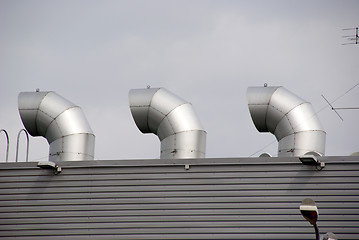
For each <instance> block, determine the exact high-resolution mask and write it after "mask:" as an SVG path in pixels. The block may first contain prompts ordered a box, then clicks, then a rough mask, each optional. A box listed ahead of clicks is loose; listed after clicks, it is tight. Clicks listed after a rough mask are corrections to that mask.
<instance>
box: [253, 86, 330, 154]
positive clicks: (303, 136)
mask: <svg viewBox="0 0 359 240" xmlns="http://www.w3.org/2000/svg"><path fill="white" fill-rule="evenodd" d="M247 100H248V107H249V112H250V114H251V117H252V120H253V123H254V125H255V126H256V128H257V130H258V131H259V132H271V133H272V134H274V135H275V137H276V138H277V140H278V156H279V157H290V156H301V155H305V154H315V155H320V156H321V155H324V152H325V136H326V133H325V131H324V129H323V127H322V126H321V124H320V122H319V119H318V118H317V116H316V114H315V112H314V110H313V107H312V104H311V103H309V102H307V101H305V100H303V99H301V98H300V97H298V96H296V95H295V94H293V93H292V92H290V91H288V90H287V89H285V88H284V87H250V88H248V90H247Z"/></svg>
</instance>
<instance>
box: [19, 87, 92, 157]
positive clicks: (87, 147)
mask: <svg viewBox="0 0 359 240" xmlns="http://www.w3.org/2000/svg"><path fill="white" fill-rule="evenodd" d="M18 104H19V113H20V117H21V120H22V122H23V124H24V126H25V128H26V130H27V131H28V132H29V133H30V135H31V136H34V137H35V136H42V137H45V138H46V140H47V141H48V143H49V145H50V150H49V160H50V161H58V160H61V161H71V160H93V159H94V145H95V135H94V134H93V132H92V130H91V127H90V125H89V123H88V121H87V119H86V117H85V115H84V113H83V112H82V109H81V108H80V107H79V106H76V105H75V104H73V103H72V102H70V101H68V100H66V99H65V98H63V97H61V96H60V95H58V94H57V93H55V92H39V91H36V92H21V93H20V94H19V97H18Z"/></svg>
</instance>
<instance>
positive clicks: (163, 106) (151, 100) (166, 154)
mask: <svg viewBox="0 0 359 240" xmlns="http://www.w3.org/2000/svg"><path fill="white" fill-rule="evenodd" d="M129 102H130V109H131V113H132V117H133V119H134V121H135V123H136V125H137V127H138V128H139V130H140V131H141V132H142V133H154V134H156V135H157V136H158V138H159V139H160V141H161V158H165V159H166V158H167V159H169V158H171V159H173V158H204V157H205V149H206V134H207V133H206V131H205V130H204V129H203V127H202V124H201V123H200V121H199V119H198V117H197V115H196V114H195V112H194V109H193V107H192V104H191V103H189V102H187V101H185V100H183V99H181V98H179V97H177V96H176V95H174V94H173V93H171V92H169V91H168V90H166V89H164V88H147V89H132V90H130V92H129Z"/></svg>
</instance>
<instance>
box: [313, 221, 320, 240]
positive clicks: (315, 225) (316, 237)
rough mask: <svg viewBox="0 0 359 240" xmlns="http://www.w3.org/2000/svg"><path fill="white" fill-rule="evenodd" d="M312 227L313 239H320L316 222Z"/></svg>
mask: <svg viewBox="0 0 359 240" xmlns="http://www.w3.org/2000/svg"><path fill="white" fill-rule="evenodd" d="M313 226H314V229H315V240H320V234H319V228H318V225H317V224H314V225H313Z"/></svg>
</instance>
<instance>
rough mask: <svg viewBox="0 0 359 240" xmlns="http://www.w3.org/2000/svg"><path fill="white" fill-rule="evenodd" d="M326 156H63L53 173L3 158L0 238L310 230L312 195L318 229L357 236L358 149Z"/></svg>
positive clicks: (257, 235) (301, 233) (229, 235)
mask: <svg viewBox="0 0 359 240" xmlns="http://www.w3.org/2000/svg"><path fill="white" fill-rule="evenodd" d="M322 161H324V162H326V163H327V165H326V167H325V168H324V169H323V170H322V171H317V170H315V169H314V167H312V166H304V165H302V164H301V163H300V161H299V160H298V159H297V158H252V159H198V160H171V161H166V160H141V161H140V160H133V161H84V162H64V163H62V167H63V171H62V173H60V174H59V175H54V174H53V173H52V171H51V170H46V169H39V168H38V167H36V163H7V164H5V163H2V164H0V237H1V239H14V238H16V237H17V238H19V239H52V240H56V239H314V236H315V235H314V229H313V228H312V227H311V226H310V224H309V223H308V222H306V221H305V220H304V219H303V217H302V216H301V214H300V212H299V205H300V203H301V201H302V200H303V199H304V198H306V197H311V198H313V199H314V200H315V201H316V203H317V206H318V208H319V214H320V215H319V221H318V226H319V229H320V232H321V233H323V234H324V233H326V232H329V231H331V232H334V233H335V234H336V235H337V236H338V237H339V239H359V227H358V226H359V196H358V195H359V158H358V157H337V158H335V157H326V158H325V157H324V158H322ZM185 164H190V169H189V170H186V169H185V168H184V165H185ZM50 237H51V238H50Z"/></svg>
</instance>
